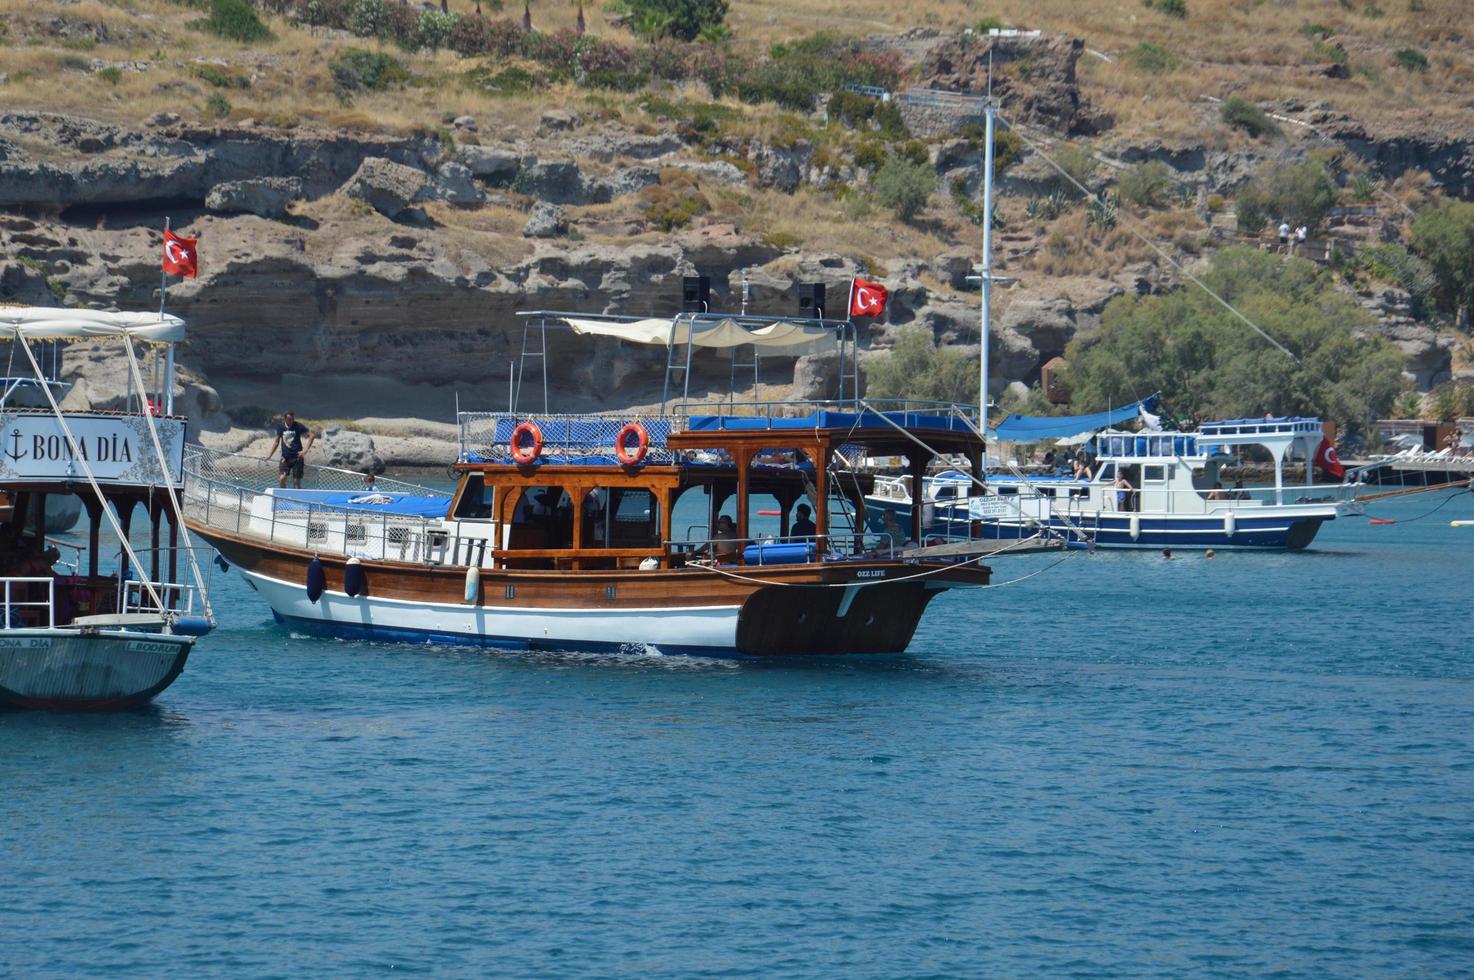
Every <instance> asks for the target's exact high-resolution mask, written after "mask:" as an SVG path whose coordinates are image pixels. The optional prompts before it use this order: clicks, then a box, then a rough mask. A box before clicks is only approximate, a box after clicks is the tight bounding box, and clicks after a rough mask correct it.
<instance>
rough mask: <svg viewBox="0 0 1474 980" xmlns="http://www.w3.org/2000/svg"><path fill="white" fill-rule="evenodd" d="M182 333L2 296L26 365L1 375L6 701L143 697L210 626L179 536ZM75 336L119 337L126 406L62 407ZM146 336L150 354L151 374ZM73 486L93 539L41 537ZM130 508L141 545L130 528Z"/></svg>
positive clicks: (1, 675) (10, 333)
mask: <svg viewBox="0 0 1474 980" xmlns="http://www.w3.org/2000/svg"><path fill="white" fill-rule="evenodd" d="M183 337H184V324H183V323H182V322H181V321H180V320H179V319H177V318H176V317H172V316H165V315H154V314H139V313H103V312H94V311H90V310H70V309H46V308H36V307H12V308H4V309H0V339H4V340H7V341H9V343H10V345H11V355H12V356H11V363H12V364H16V363H20V364H22V365H28V366H29V367H30V368H31V374H30V375H28V376H18V377H11V378H5V379H0V384H3V386H4V387H3V392H4V393H3V396H0V603H3V604H0V616H3V619H0V704H4V705H8V706H12V707H25V708H57V709H72V710H76V709H86V710H94V709H108V708H123V707H128V706H131V705H136V704H139V703H142V702H144V701H147V700H148V699H150V698H152V697H153V696H154V695H155V694H157V693H159V692H160V691H162V690H163V689H164V688H166V687H168V686H169V685H170V684H171V683H173V681H174V679H175V678H176V677H178V676H179V673H180V671H182V670H183V669H184V664H185V661H186V660H187V659H188V657H189V653H190V650H191V649H192V648H193V646H194V642H195V639H196V637H198V636H200V635H202V634H203V633H205V632H207V631H208V630H209V629H210V627H211V625H212V619H211V616H210V613H209V599H208V594H207V593H206V590H205V583H204V579H203V577H202V575H201V573H200V569H199V567H198V565H196V564H195V562H194V556H193V552H192V551H191V550H190V549H189V548H188V547H187V545H188V542H187V540H186V541H185V547H181V546H180V535H181V533H185V534H186V537H187V532H183V530H182V521H181V519H180V516H179V512H178V507H177V496H176V495H177V491H178V490H179V488H180V483H181V477H182V471H183V458H184V436H185V432H184V429H185V420H184V418H183V417H181V416H176V415H175V414H174V413H173V374H174V370H173V364H174V361H173V345H174V344H175V343H177V342H178V341H180V340H182V339H183ZM77 340H88V341H94V342H96V341H104V342H107V343H108V344H110V345H115V346H116V348H117V349H116V353H115V356H116V359H117V361H118V362H119V363H120V364H125V365H126V366H127V368H128V373H127V377H128V378H129V391H128V406H127V408H126V409H125V410H124V411H108V412H95V411H67V412H63V411H61V409H60V407H59V405H58V402H59V400H60V398H61V397H62V396H63V395H64V394H65V393H66V389H67V388H68V387H69V386H68V385H67V384H66V383H64V382H62V381H60V380H58V378H57V374H58V373H59V366H60V358H61V351H60V346H61V345H62V344H64V343H66V342H68V341H77ZM139 347H142V348H144V349H145V350H147V351H149V352H152V353H155V354H157V355H158V356H157V357H155V358H154V364H153V368H152V370H151V371H150V372H149V373H150V374H151V375H152V384H150V379H148V378H145V374H144V370H143V368H142V367H141V366H140V364H139V359H138V358H137V356H136V354H137V348H139ZM77 500H80V503H79V504H78V505H77V506H78V508H79V509H82V510H85V513H86V514H87V518H88V531H87V537H86V544H85V545H83V544H78V543H76V542H75V541H72V540H68V539H67V538H64V537H49V536H48V525H49V524H51V523H53V520H54V518H55V517H56V515H58V514H64V513H67V512H68V511H69V510H70V509H71V508H68V507H65V506H58V505H59V504H64V503H67V502H71V501H77ZM139 510H142V512H143V513H144V515H145V516H146V518H147V520H148V524H149V534H150V547H149V548H147V549H141V548H138V547H135V546H134V545H133V544H132V543H131V542H130V541H129V536H130V532H131V531H134V530H136V529H137V525H136V524H135V523H134V515H135V513H136V512H138V511H139ZM104 525H105V526H106V527H107V529H108V530H109V531H110V532H111V535H110V537H111V543H110V544H109V543H107V539H105V538H104V537H103V535H102V530H103V527H104ZM165 531H167V540H166V542H165V543H162V544H161V536H162V535H163V533H164V532H165ZM181 557H183V558H184V559H185V561H184V562H181ZM182 565H187V567H181V566H182Z"/></svg>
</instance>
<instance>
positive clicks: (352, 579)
mask: <svg viewBox="0 0 1474 980" xmlns="http://www.w3.org/2000/svg"><path fill="white" fill-rule="evenodd" d="M363 583H364V574H363V562H361V561H359V560H358V559H357V558H350V559H348V564H347V565H345V566H344V567H343V591H344V592H346V593H348V594H349V595H350V596H355V597H356V596H357V595H358V594H359V593H360V592H362V591H363Z"/></svg>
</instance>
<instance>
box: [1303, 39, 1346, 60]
mask: <svg viewBox="0 0 1474 980" xmlns="http://www.w3.org/2000/svg"><path fill="white" fill-rule="evenodd" d="M1310 53H1311V54H1313V55H1315V56H1316V57H1317V58H1320V59H1321V60H1323V61H1329V62H1330V63H1331V64H1333V65H1344V64H1346V61H1347V57H1346V49H1345V48H1343V47H1341V46H1340V45H1339V44H1327V43H1325V42H1324V41H1316V42H1315V43H1314V44H1312V45H1311V46H1310Z"/></svg>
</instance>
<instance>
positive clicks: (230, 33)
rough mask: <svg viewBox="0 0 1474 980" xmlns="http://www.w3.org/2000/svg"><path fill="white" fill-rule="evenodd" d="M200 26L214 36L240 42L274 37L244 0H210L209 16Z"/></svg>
mask: <svg viewBox="0 0 1474 980" xmlns="http://www.w3.org/2000/svg"><path fill="white" fill-rule="evenodd" d="M200 26H201V27H202V28H204V29H205V30H206V31H208V32H209V33H211V34H214V35H215V36H216V37H223V38H225V39H226V40H227V41H238V42H240V43H241V44H255V43H257V42H258V41H270V40H272V38H273V37H274V35H273V34H272V33H271V31H270V30H268V29H267V27H266V25H265V24H263V23H261V18H260V17H257V16H256V11H255V9H254V8H252V6H251V5H250V4H249V3H247V2H246V0H210V16H209V17H206V18H205V20H204V22H203V23H201V24H200Z"/></svg>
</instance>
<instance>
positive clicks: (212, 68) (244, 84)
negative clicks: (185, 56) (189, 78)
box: [189, 64, 251, 89]
mask: <svg viewBox="0 0 1474 980" xmlns="http://www.w3.org/2000/svg"><path fill="white" fill-rule="evenodd" d="M189 73H190V74H191V75H193V76H194V77H195V78H198V79H199V80H200V81H202V82H206V83H208V84H210V85H213V86H214V87H215V88H236V89H247V88H250V87H251V80H250V79H249V78H247V77H246V76H244V75H236V74H234V73H232V72H228V71H224V70H222V69H221V68H220V67H218V66H217V65H200V64H195V65H190V66H189Z"/></svg>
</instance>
